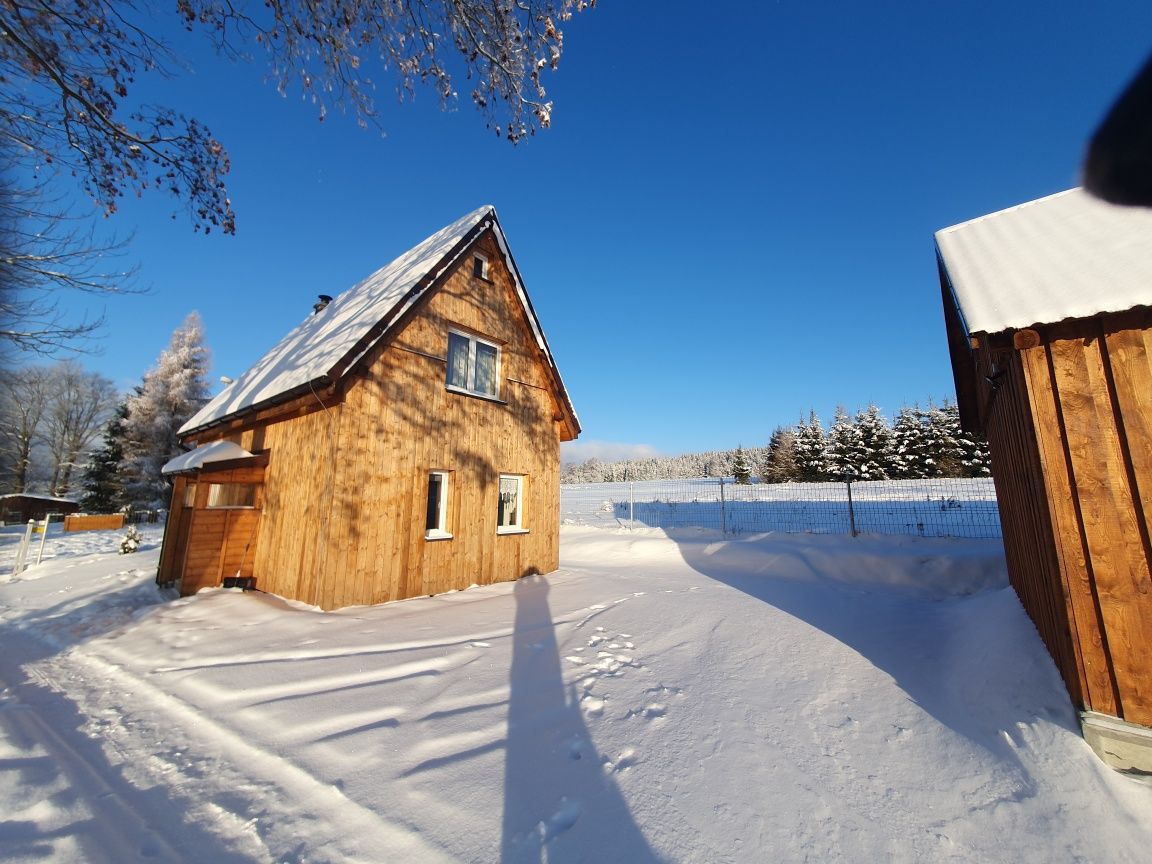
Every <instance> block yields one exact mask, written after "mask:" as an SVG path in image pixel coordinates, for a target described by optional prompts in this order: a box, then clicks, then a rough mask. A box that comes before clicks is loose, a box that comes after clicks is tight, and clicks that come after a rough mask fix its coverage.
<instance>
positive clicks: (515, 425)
mask: <svg viewBox="0 0 1152 864" xmlns="http://www.w3.org/2000/svg"><path fill="white" fill-rule="evenodd" d="M477 248H478V250H479V251H481V252H483V253H484V254H485V255H486V256H487V258H488V260H489V262H490V264H489V277H488V278H486V279H485V278H481V277H478V276H475V275H473V273H472V261H471V257H470V256H465V258H464V260H462V261H461V262H460V264H459V265H458V267H457V269H456V271H455V272H454V273H453V274H452V275H450V276H449V277H448V279H447V280H446V282H445V283H444V285H443V286H442V287H441V288H440V289H439V290H437V291H435V292H433V293H432V294H431V296H430V297H429V298H427V299H426V300H425V301H424V303H423V304H422V306H420V307H418V308H417V309H416V310H414V312H413V314H412V317H411V318H410V320H409V322H408V323H407V324H406V325H404V326H403V327H402V328H401V329H400V330H399V332H398V333H397V334H396V335H395V336H394V337H392V338H391V339H390V340H389V341H388V342H387V343H386V344H385V345H384V346H383V347H382V348H380V349H378V350H377V351H375V353H374V354H372V355H371V356H369V357H367V358H365V361H364V364H363V367H362V368H361V369H360V370H358V371H356V372H354V373H353V374H352V375H351V376H350V378H351V380H352V383H351V384H350V385H349V386H348V387H347V389H346V391H345V392H344V393H343V394H342V400H341V401H339V404H335V405H329V406H326V407H325V408H321V407H320V405H319V403H317V405H316V406H314V407H313V409H312V410H310V411H309V412H308V413H298V414H297V415H294V416H292V417H291V418H288V419H281V420H280V421H279V422H274V423H268V424H265V425H259V426H256V427H254V428H250V429H246V430H243V431H242V432H241V433H240V434H239V435H238V436H237V435H230V436H229V437H230V438H232V439H233V440H236V441H237V443H239V444H240V445H241V446H243V447H245V448H247V449H249V450H251V451H253V452H255V451H264V450H266V451H267V452H268V457H269V461H268V467H267V469H266V473H265V488H264V497H263V517H262V524H261V527H260V540H259V544H258V546H257V549H256V556H255V568H254V572H255V575H256V578H257V585H258V587H259V588H261V589H262V590H265V591H270V592H272V593H276V594H280V595H283V596H286V597H291V598H295V599H299V600H302V601H303V602H306V603H311V604H315V605H318V606H320V607H322V608H325V609H333V608H338V607H341V606H348V605H359V604H371V603H381V602H385V601H388V600H395V599H401V598H404V597H412V596H418V595H421V594H434V593H439V592H443V591H448V590H453V589H458V588H465V587H468V586H469V585H472V584H481V585H483V584H489V583H492V582H498V581H508V580H511V579H516V578H519V577H520V576H523V575H525V574H527V573H548V572H551V571H552V570H555V569H556V568H557V567H558V566H559V519H560V516H559V512H560V507H559V501H560V487H559V479H560V478H559V473H560V472H559V466H560V437H561V428H560V421H559V416H560V412H559V408H558V405H557V404H556V396H555V394H554V392H553V390H552V384H551V379H550V375H549V372H548V371H547V368H546V366H545V364H544V360H543V358H542V356H541V354H540V351H539V348H538V347H537V345H536V343H535V340H534V338H533V336H532V333H531V331H530V325H529V323H528V321H527V319H526V317H525V315H524V314H523V311H522V309H521V306H520V304H519V301H518V300H517V299H516V297H515V294H514V288H513V282H512V278H511V275H510V274H509V273H508V271H507V269H506V268H505V265H504V262H503V259H502V257H501V255H500V253H499V250H498V248H497V247H496V244H495V242H494V241H493V240H492V238H491V235H490V234H488V235H485V236H482V237H481V238H480V239H479V241H478V244H477ZM321 314H323V313H321ZM449 325H451V326H453V327H455V328H458V329H461V330H464V331H466V332H470V333H473V334H475V335H478V336H481V337H483V338H484V339H486V340H489V341H492V342H495V343H497V344H498V345H500V346H501V357H500V401H494V400H489V399H484V398H480V397H474V396H469V395H465V394H460V393H454V392H451V391H449V390H447V388H446V386H445V383H446V375H447V362H446V357H447V348H448V327H449ZM206 440H208V439H207V438H205V439H203V440H201V441H199V442H198V443H201V444H202V443H205V441H206ZM433 470H438V471H446V472H448V473H449V501H448V525H447V529H448V531H449V532H450V533H451V534H452V535H453V536H452V538H451V539H445V540H426V539H425V536H424V534H425V516H426V501H427V483H428V473H429V472H430V471H433ZM502 473H509V474H519V475H523V476H524V478H525V480H524V498H525V501H524V505H523V510H524V514H525V516H524V527H525V528H526V529H528V533H524V534H501V535H497V533H496V517H497V496H498V485H499V483H498V478H499V475H500V474H502ZM208 528H209V526H204V528H203V530H205V531H207V530H208ZM195 530H196V532H197V534H198V535H199V532H200V531H201V530H202V528H201V527H200V526H197V527H196V529H195ZM212 530H216V529H215V526H212ZM206 536H207V535H206ZM197 566H198V567H200V568H202V569H205V568H206V569H210V568H211V566H212V562H209V561H203V562H199V561H198V562H197ZM224 569H227V568H226V567H225V568H224Z"/></svg>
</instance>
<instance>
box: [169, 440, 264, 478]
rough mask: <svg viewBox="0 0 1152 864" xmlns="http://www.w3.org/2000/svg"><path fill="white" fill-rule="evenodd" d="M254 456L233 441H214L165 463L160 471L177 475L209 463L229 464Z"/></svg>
mask: <svg viewBox="0 0 1152 864" xmlns="http://www.w3.org/2000/svg"><path fill="white" fill-rule="evenodd" d="M251 455H252V454H251V453H249V452H248V451H247V450H245V449H244V448H243V447H241V446H240V445H239V444H234V443H233V442H231V441H212V442H210V443H208V444H201V445H200V446H199V447H197V448H196V449H195V450H189V451H188V452H187V453H181V454H180V455H179V456H177V457H176V458H174V459H170V460H168V461H167V462H165V463H164V467H163V468H161V469H160V473H161V474H176V473H179V472H180V471H192V470H194V469H196V468H200V467H203V466H204V465H205V464H207V463H209V462H227V461H228V460H230V459H246V458H248V457H250V456H251Z"/></svg>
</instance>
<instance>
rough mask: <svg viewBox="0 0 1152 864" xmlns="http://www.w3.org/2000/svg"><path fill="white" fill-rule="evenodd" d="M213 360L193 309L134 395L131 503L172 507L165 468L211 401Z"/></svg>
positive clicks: (128, 423)
mask: <svg viewBox="0 0 1152 864" xmlns="http://www.w3.org/2000/svg"><path fill="white" fill-rule="evenodd" d="M208 360H209V357H208V349H207V348H206V347H205V346H204V332H203V327H202V325H201V323H200V316H199V315H198V314H196V313H195V312H193V313H192V314H190V315H189V316H188V317H187V318H186V319H185V320H184V323H183V324H181V325H180V327H179V328H177V330H176V332H174V333H173V334H172V341H171V342H170V343H169V345H168V347H167V348H166V349H165V350H164V351H162V352H161V354H160V357H159V358H158V359H157V361H156V365H155V367H153V368H152V369H151V370H150V371H149V372H148V373H147V374H146V375H145V376H144V381H143V383H142V384H141V385H140V387H139V388H138V389H137V391H136V392H135V393H133V394H132V395H131V396H129V397H128V402H127V408H128V415H127V417H126V418H125V420H124V459H123V461H122V463H121V464H122V466H123V477H124V486H125V492H126V496H127V499H128V503H129V504H130V505H131V506H133V507H143V508H149V509H162V508H165V507H167V506H168V483H167V481H166V480H165V479H164V477H163V475H162V474H161V473H160V469H161V468H162V467H163V466H164V463H165V462H167V461H168V460H169V459H171V458H173V457H174V456H177V455H179V454H180V453H181V452H183V448H181V446H180V442H179V441H178V439H177V438H176V430H178V429H179V428H180V427H181V426H183V425H184V423H185V422H186V421H187V420H188V418H190V417H191V416H192V415H193V414H195V413H196V411H197V410H199V409H200V407H201V406H202V405H203V404H204V403H205V402H206V401H207V398H208V380H207V375H208Z"/></svg>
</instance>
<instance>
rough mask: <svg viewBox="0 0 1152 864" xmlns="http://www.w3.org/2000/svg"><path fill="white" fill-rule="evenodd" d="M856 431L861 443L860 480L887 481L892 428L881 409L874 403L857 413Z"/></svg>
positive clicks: (858, 462)
mask: <svg viewBox="0 0 1152 864" xmlns="http://www.w3.org/2000/svg"><path fill="white" fill-rule="evenodd" d="M855 426H856V431H857V433H858V437H859V443H860V458H859V460H858V461H857V463H856V468H857V471H858V479H860V480H887V479H888V471H887V468H886V466H887V464H888V459H889V451H890V450H891V448H892V427H891V426H889V425H888V420H887V418H885V417H884V415H883V414H881V413H880V409H879V408H877V407H876V406H875V405H873V404H872V403H869V404H868V407H867V408H865V409H864V410H863V411H857V412H856V422H855Z"/></svg>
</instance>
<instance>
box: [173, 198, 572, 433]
mask: <svg viewBox="0 0 1152 864" xmlns="http://www.w3.org/2000/svg"><path fill="white" fill-rule="evenodd" d="M490 226H491V227H492V228H493V229H494V232H495V235H496V239H497V241H498V243H499V245H500V248H501V251H502V252H503V254H504V256H505V258H506V259H507V260H508V263H509V270H510V271H511V272H512V276H513V279H514V280H515V282H516V290H517V293H518V296H519V297H520V300H521V302H522V303H523V305H524V309H525V312H526V314H527V316H528V320H529V323H530V324H531V327H532V330H533V335H534V336H535V337H536V341H537V344H538V345H539V346H540V349H541V350H542V351H543V352H544V354H545V356H546V357H547V359H548V362H549V363H551V364H552V366H553V370H554V371H555V364H554V362H553V361H552V356H551V352H550V351H549V349H548V345H547V342H546V341H545V339H544V333H543V331H542V330H541V329H540V324H539V321H538V320H537V319H536V314H535V312H534V311H533V309H532V304H531V302H530V301H529V300H528V295H527V293H525V291H524V287H523V285H522V284H521V282H520V278H519V274H518V273H517V271H516V267H515V264H514V263H513V262H512V259H511V255H510V253H509V251H508V246H507V242H506V240H505V238H504V233H503V231H502V230H501V228H500V223H499V221H498V220H497V218H496V211H495V209H494V208H493V207H491V206H490V205H485V206H483V207H480V208H477V209H476V210H473V211H472V212H471V213H469V214H467V215H466V216H463V217H461V218H460V219H457V220H456V221H455V222H453V223H452V224H451V225H448V226H447V227H445V228H442V229H441V230H439V231H437V232H436V233H435V234H433V235H432V236H431V237H429V238H427V239H426V240H424V241H423V242H422V243H419V244H418V245H416V246H414V247H413V248H411V249H409V250H408V251H407V252H405V253H404V254H403V255H401V256H400V257H399V258H397V259H396V260H394V261H392V262H391V263H390V264H387V265H385V266H384V267H382V268H380V269H379V270H377V271H376V272H375V273H373V274H372V275H371V276H369V277H368V278H367V279H365V280H364V281H362V282H360V283H359V284H357V285H355V286H353V287H352V288H349V289H348V290H347V291H345V292H344V293H343V294H341V295H340V296H338V297H336V298H335V299H334V300H332V302H330V303H329V304H328V306H327V308H325V309H323V310H321V311H320V312H319V313H317V314H312V315H309V316H308V317H307V318H306V319H305V320H304V321H303V322H301V323H300V325H299V326H298V327H296V329H295V330H293V331H292V332H291V333H289V334H288V335H287V336H285V337H284V338H283V339H281V340H280V342H279V343H278V344H277V345H276V346H275V347H274V348H272V350H271V351H269V352H268V353H267V354H265V355H264V356H263V357H262V358H261V359H260V360H259V361H258V362H257V363H256V365H255V366H253V367H252V368H251V369H249V370H248V371H247V372H245V373H244V374H243V375H241V376H240V377H239V378H237V379H236V380H235V381H234V382H233V383H231V384H229V385H228V386H227V387H225V388H224V390H223V391H221V392H220V393H219V394H218V395H217V396H216V397H215V398H214V399H212V400H211V401H210V402H209V403H208V404H207V405H205V406H204V407H203V408H201V409H200V411H198V412H197V413H196V414H195V415H194V416H193V417H192V418H191V419H189V420H188V422H187V423H185V424H184V425H183V426H182V427H181V428H180V432H179V434H181V435H187V434H190V433H192V432H195V431H198V430H200V429H203V428H205V427H207V426H210V425H212V424H214V423H217V422H219V421H221V420H224V419H226V418H228V417H231V416H233V415H236V414H239V413H241V412H244V411H248V410H251V409H257V408H260V407H261V406H265V405H273V404H275V403H276V402H279V401H282V400H283V399H285V398H288V397H289V396H291V395H292V394H295V393H300V392H307V390H308V388H309V387H315V388H317V389H319V387H320V386H324V385H326V384H327V383H329V382H330V381H331V380H336V379H338V378H339V377H340V375H342V374H343V373H344V372H345V371H347V370H348V369H349V368H351V367H352V366H353V365H354V364H355V362H356V361H357V360H358V359H359V358H360V357H362V356H363V355H364V353H365V352H366V351H368V350H369V349H370V348H371V346H372V345H373V344H375V343H376V342H377V341H379V339H380V338H382V337H383V336H384V335H385V334H387V333H388V331H389V328H390V327H391V326H392V325H393V324H394V323H395V322H396V321H397V320H399V319H400V317H401V316H402V315H403V313H404V312H406V311H407V310H408V309H410V308H411V307H412V306H413V305H414V304H415V303H416V302H417V301H418V300H419V299H420V298H421V297H422V296H423V294H424V292H425V290H427V289H428V288H429V287H430V286H431V285H432V284H434V283H435V281H436V278H437V277H438V276H440V275H441V274H442V273H444V272H445V271H446V270H447V269H448V268H449V267H451V266H452V265H453V264H454V263H455V262H456V261H457V259H458V258H459V256H460V255H461V254H462V253H463V251H464V249H465V248H466V246H467V243H468V242H470V241H471V240H472V239H473V238H475V237H476V236H478V235H479V234H480V232H481V231H483V230H485V229H486V228H488V227H490ZM381 324H383V325H384V326H383V327H377V325H381ZM374 328H375V329H374ZM556 374H557V380H559V373H558V372H556ZM563 398H564V399H565V400H567V396H566V395H564V396H563ZM569 408H571V406H570V405H569ZM573 416H575V412H573Z"/></svg>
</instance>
